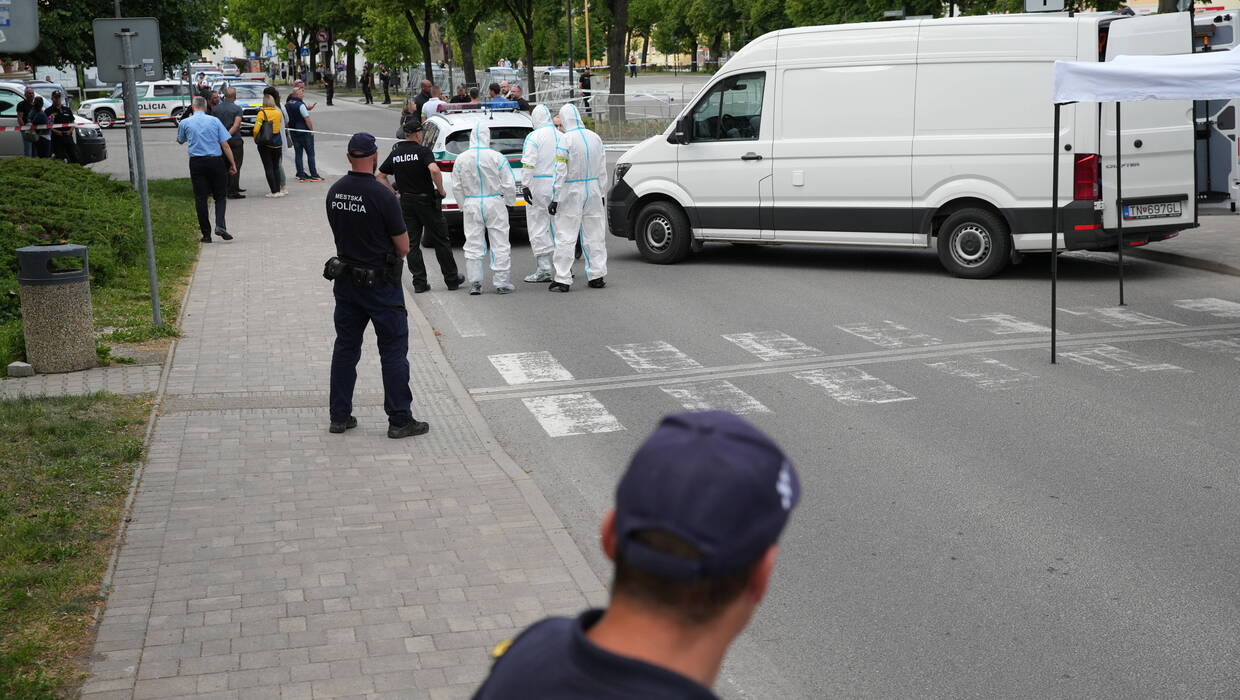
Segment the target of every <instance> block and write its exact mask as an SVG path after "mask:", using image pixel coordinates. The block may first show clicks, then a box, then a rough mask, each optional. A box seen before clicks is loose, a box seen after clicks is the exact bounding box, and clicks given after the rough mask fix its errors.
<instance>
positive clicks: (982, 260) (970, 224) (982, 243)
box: [938, 209, 1012, 279]
mask: <svg viewBox="0 0 1240 700" xmlns="http://www.w3.org/2000/svg"><path fill="white" fill-rule="evenodd" d="M938 237H939V262H941V263H942V264H943V267H945V268H947V271H948V272H950V273H952V274H953V275H955V276H957V277H964V278H967V279H984V278H986V277H993V276H994V275H996V274H998V273H999V271H1000V270H1002V269H1003V268H1005V267H1007V264H1008V261H1009V260H1010V259H1011V255H1012V237H1011V235H1010V232H1009V231H1008V226H1007V223H1006V222H1004V221H1003V219H1002V218H1000V217H999V216H998V215H996V214H994V213H991V212H989V211H986V210H985V209H961V210H960V211H958V212H956V213H955V214H952V215H951V216H949V217H947V221H944V222H943V225H942V226H941V227H939V236H938Z"/></svg>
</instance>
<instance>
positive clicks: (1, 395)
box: [0, 365, 161, 399]
mask: <svg viewBox="0 0 1240 700" xmlns="http://www.w3.org/2000/svg"><path fill="white" fill-rule="evenodd" d="M160 371H161V368H160V366H159V365H116V366H113V367H96V368H95V369H87V370H83V371H81V372H65V373H64V374H37V375H35V376H33V377H19V378H14V379H5V380H3V381H0V399H15V398H17V397H19V396H80V395H84V394H93V393H95V392H97V391H106V392H108V393H111V394H146V393H149V392H153V391H155V390H156V389H158V388H159V374H160Z"/></svg>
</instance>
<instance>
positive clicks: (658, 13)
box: [629, 0, 664, 65]
mask: <svg viewBox="0 0 1240 700" xmlns="http://www.w3.org/2000/svg"><path fill="white" fill-rule="evenodd" d="M663 17H664V11H663V2H662V0H629V28H630V29H631V30H632V31H633V33H634V34H636V35H637V36H640V37H641V38H642V49H641V63H642V65H645V64H646V55H647V54H648V53H649V52H650V37H651V35H652V34H653V33H654V27H655V25H656V24H658V23H659V22H660V21H662V19H663Z"/></svg>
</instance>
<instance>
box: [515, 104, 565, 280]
mask: <svg viewBox="0 0 1240 700" xmlns="http://www.w3.org/2000/svg"><path fill="white" fill-rule="evenodd" d="M530 116H531V120H532V121H533V123H534V130H533V131H531V132H530V134H529V136H526V137H525V147H524V149H523V150H522V153H521V165H522V173H523V174H522V177H521V184H522V185H524V186H525V187H528V188H529V189H530V194H532V195H534V197H533V200H534V201H532V202H526V203H525V220H526V226H527V227H528V228H529V232H530V252H531V253H533V254H534V257H535V258H537V259H540V262H541V258H542V256H544V255H548V256H549V255H551V252H552V250H553V249H554V247H555V243H554V240H555V236H554V234H553V233H552V232H551V215H550V214H548V213H547V205H548V204H550V203H551V202H552V201H553V200H554V199H555V197H554V196H552V188H553V186H554V182H553V181H554V179H555V155H556V153H555V149H556V146H558V145H559V143H560V130H559V129H557V128H555V124H552V123H551V110H549V109H547V105H537V106H535V107H534V111H533V113H532V114H531V115H530Z"/></svg>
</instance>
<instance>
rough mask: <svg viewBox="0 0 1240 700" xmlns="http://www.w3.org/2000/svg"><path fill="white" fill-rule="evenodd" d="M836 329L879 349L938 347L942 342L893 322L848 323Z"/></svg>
mask: <svg viewBox="0 0 1240 700" xmlns="http://www.w3.org/2000/svg"><path fill="white" fill-rule="evenodd" d="M836 328H838V329H840V330H842V331H844V332H845V333H851V334H853V335H855V336H857V337H858V338H862V339H864V340H868V341H870V342H871V343H874V344H875V345H877V346H879V347H880V348H920V347H925V346H927V345H939V344H941V343H942V342H943V341H941V340H939V339H938V338H935V337H932V336H929V335H926V334H925V333H918V332H917V331H914V330H910V329H908V328H905V327H904V326H901V325H900V324H898V323H895V322H894V321H882V322H880V323H876V324H869V323H850V324H847V325H843V326H836Z"/></svg>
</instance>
